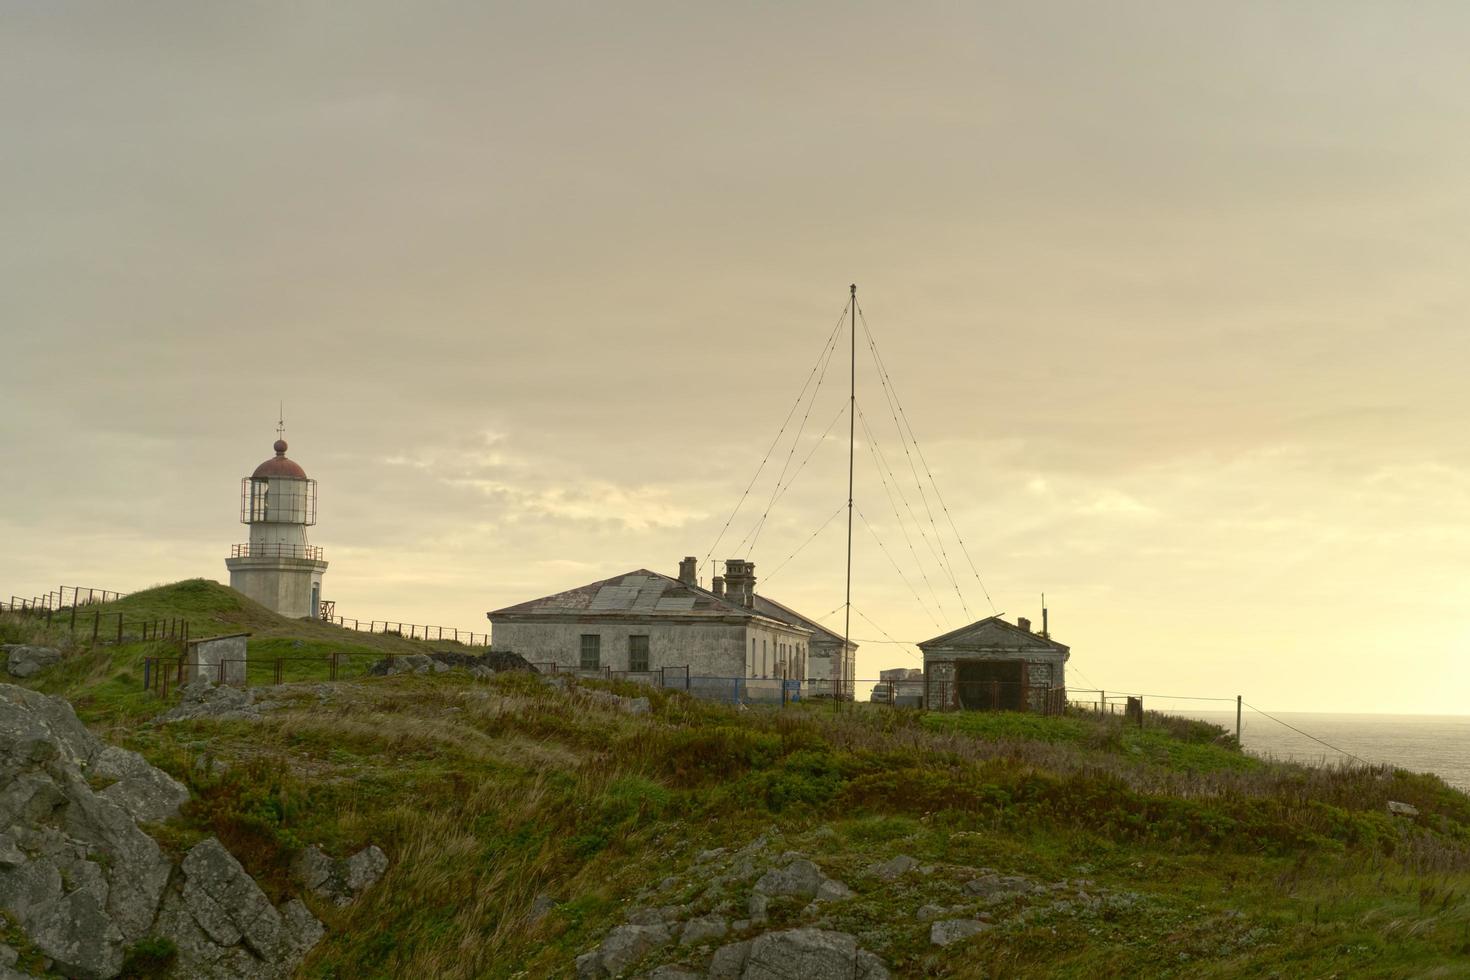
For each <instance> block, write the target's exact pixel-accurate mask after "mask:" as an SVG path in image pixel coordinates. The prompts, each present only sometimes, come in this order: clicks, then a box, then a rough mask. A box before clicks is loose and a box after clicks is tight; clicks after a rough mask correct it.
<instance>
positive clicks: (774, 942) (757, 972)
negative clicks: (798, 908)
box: [741, 929, 888, 980]
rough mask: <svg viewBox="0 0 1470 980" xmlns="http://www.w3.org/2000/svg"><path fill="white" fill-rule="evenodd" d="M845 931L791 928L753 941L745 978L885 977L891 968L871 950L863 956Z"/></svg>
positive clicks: (839, 979) (867, 979)
mask: <svg viewBox="0 0 1470 980" xmlns="http://www.w3.org/2000/svg"><path fill="white" fill-rule="evenodd" d="M861 952H864V951H860V950H859V949H858V945H857V940H856V939H855V938H853V937H852V936H851V935H849V934H848V933H845V932H829V931H827V930H825V929H788V930H786V931H784V932H768V933H766V934H765V935H764V936H761V937H759V938H758V939H756V940H754V941H753V942H752V943H751V947H750V957H749V959H748V960H747V961H746V964H745V972H744V973H743V974H741V980H791V978H793V977H800V978H801V980H854V978H861V980H882V978H886V977H887V976H888V970H887V968H886V967H884V966H883V964H882V961H880V960H879V959H878V958H877V957H875V956H873V955H872V954H871V953H866V954H865V955H861V956H860V955H859V954H860V953H861Z"/></svg>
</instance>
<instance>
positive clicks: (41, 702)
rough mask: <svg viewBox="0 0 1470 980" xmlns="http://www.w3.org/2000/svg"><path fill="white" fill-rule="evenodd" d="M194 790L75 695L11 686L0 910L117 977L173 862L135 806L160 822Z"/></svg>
mask: <svg viewBox="0 0 1470 980" xmlns="http://www.w3.org/2000/svg"><path fill="white" fill-rule="evenodd" d="M94 768H95V770H96V772H95V776H96V777H97V781H99V782H105V783H107V785H106V786H104V787H103V788H101V789H97V788H94V786H93V784H92V782H89V778H88V777H90V776H93V775H94V772H93V770H94ZM187 798H188V791H187V790H186V789H185V788H184V787H183V786H182V785H180V784H179V783H177V782H176V781H174V780H173V779H171V778H170V777H169V776H167V775H166V774H164V773H162V772H160V771H158V770H156V769H154V768H153V767H151V766H149V765H148V764H147V763H146V762H144V761H143V759H142V757H140V756H138V755H137V754H136V753H132V752H128V751H127V750H125V749H119V748H116V747H112V746H105V745H103V744H102V743H101V742H100V741H99V740H98V739H97V738H96V737H95V736H94V735H92V734H91V733H90V732H88V731H87V729H86V728H85V727H84V726H83V725H82V723H81V722H80V721H78V720H77V716H76V714H75V713H74V712H73V711H72V709H71V705H69V704H67V703H66V702H65V701H64V700H62V699H60V698H51V697H46V696H45V695H41V694H37V693H35V692H33V691H27V690H24V689H23V688H18V687H13V686H11V685H8V684H6V685H0V910H3V911H5V912H6V913H7V914H8V915H9V916H10V917H11V919H12V920H14V922H15V923H16V925H17V926H19V927H20V929H21V931H22V932H24V933H25V934H26V936H27V937H29V939H30V941H31V943H32V944H33V945H34V946H35V947H36V948H37V949H39V950H40V951H41V952H42V953H44V954H45V955H46V956H49V957H50V958H51V959H52V960H53V961H54V962H55V966H54V969H55V970H56V971H57V972H60V973H62V974H64V975H67V976H75V977H87V978H91V977H97V978H101V977H110V976H113V975H115V974H116V973H117V971H118V970H119V969H120V968H121V967H122V960H123V951H124V948H125V947H126V946H127V945H128V944H129V943H132V942H135V941H136V940H138V939H141V938H142V937H144V936H145V935H147V934H148V931H149V928H150V926H151V925H152V924H153V915H154V910H156V909H157V907H158V902H159V898H160V896H161V895H162V893H163V889H164V886H165V885H166V884H167V882H168V877H169V870H170V868H169V861H168V859H167V858H166V857H164V855H163V853H162V852H161V851H160V850H159V848H158V845H157V844H156V843H155V842H154V840H153V838H151V837H149V836H148V835H147V834H145V833H143V831H141V830H139V829H138V824H137V821H136V820H135V819H134V817H133V815H132V813H130V812H129V810H128V809H127V806H128V805H129V804H135V805H137V806H138V807H139V808H140V809H141V810H142V811H143V812H144V813H145V815H146V816H145V819H147V820H158V819H162V818H164V817H167V816H169V815H170V814H172V813H174V812H176V811H177V809H178V806H179V804H180V803H181V802H183V800H185V799H187Z"/></svg>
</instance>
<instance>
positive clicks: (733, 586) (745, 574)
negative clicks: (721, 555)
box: [725, 558, 755, 609]
mask: <svg viewBox="0 0 1470 980" xmlns="http://www.w3.org/2000/svg"><path fill="white" fill-rule="evenodd" d="M725 591H726V592H727V593H729V596H728V597H729V600H730V601H731V602H738V603H740V604H741V605H743V606H744V607H745V608H746V609H750V608H751V607H753V606H754V605H755V562H750V561H745V560H744V559H741V558H728V559H726V560H725Z"/></svg>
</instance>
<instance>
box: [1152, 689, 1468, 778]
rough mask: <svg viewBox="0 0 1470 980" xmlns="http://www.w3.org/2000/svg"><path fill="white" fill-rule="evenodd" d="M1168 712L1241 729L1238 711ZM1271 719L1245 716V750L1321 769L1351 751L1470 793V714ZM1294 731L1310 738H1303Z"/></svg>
mask: <svg viewBox="0 0 1470 980" xmlns="http://www.w3.org/2000/svg"><path fill="white" fill-rule="evenodd" d="M1162 710H1164V711H1167V712H1168V713H1169V714H1174V715H1185V716H1187V717H1190V718H1199V719H1201V720H1203V721H1209V722H1214V723H1215V724H1217V725H1220V726H1221V727H1223V728H1226V729H1228V730H1229V731H1231V732H1233V731H1235V711H1234V710H1233V709H1232V710H1230V711H1198V710H1191V709H1189V708H1184V707H1177V706H1170V707H1167V708H1162ZM1271 715H1272V717H1269V718H1268V717H1266V716H1265V715H1261V714H1258V713H1256V712H1254V711H1252V710H1251V709H1249V708H1246V709H1245V711H1244V712H1243V713H1242V716H1241V733H1240V741H1241V747H1242V748H1244V749H1245V751H1247V752H1249V753H1251V754H1252V755H1258V756H1262V757H1266V758H1274V759H1286V760H1290V761H1294V762H1308V763H1314V764H1319V765H1320V764H1328V765H1331V764H1334V763H1337V762H1340V761H1343V760H1344V759H1347V758H1348V757H1347V755H1346V753H1351V754H1352V755H1355V756H1357V757H1358V758H1360V759H1363V760H1366V761H1368V762H1386V763H1388V764H1389V765H1392V766H1397V767H1398V768H1400V769H1408V770H1410V771H1411V772H1432V773H1434V774H1435V775H1437V776H1439V777H1440V778H1441V779H1443V780H1444V781H1445V782H1446V783H1449V784H1450V785H1451V786H1454V787H1455V788H1456V789H1460V790H1464V791H1465V792H1467V793H1470V715H1377V714H1362V715H1352V714H1326V713H1318V712H1303V711H1273V712H1271ZM1273 718H1275V719H1280V720H1279V721H1276V720H1273ZM1283 723H1284V724H1283ZM1288 725H1289V726H1291V727H1290V728H1288V727H1287V726H1288ZM1293 728H1296V729H1300V731H1301V732H1304V733H1306V734H1305V735H1303V734H1299V733H1298V732H1296V731H1293V730H1292V729H1293ZM1308 736H1315V739H1320V741H1316V740H1314V738H1311V737H1308ZM1323 742H1325V743H1327V745H1324V744H1322V743H1323ZM1328 745H1330V746H1332V748H1328ZM1349 761H1351V760H1349Z"/></svg>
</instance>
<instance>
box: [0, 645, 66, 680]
mask: <svg viewBox="0 0 1470 980" xmlns="http://www.w3.org/2000/svg"><path fill="white" fill-rule="evenodd" d="M0 655H3V659H4V660H5V669H6V671H7V672H8V673H9V674H10V676H11V677H30V676H32V675H34V674H39V673H40V672H41V671H43V670H45V669H46V668H47V667H50V666H51V665H52V664H58V663H60V662H61V651H60V650H57V649H56V648H55V647H33V646H28V645H26V644H21V643H7V644H5V645H4V646H0Z"/></svg>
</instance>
